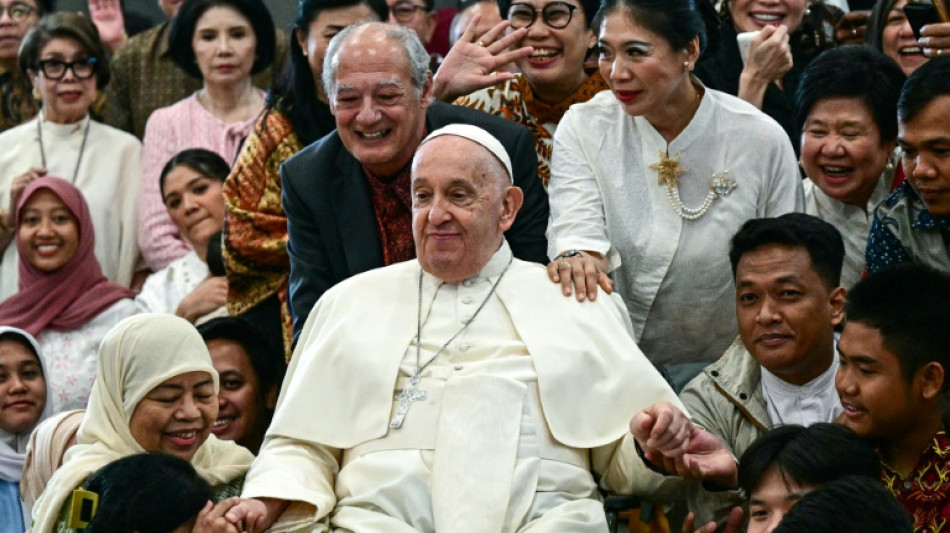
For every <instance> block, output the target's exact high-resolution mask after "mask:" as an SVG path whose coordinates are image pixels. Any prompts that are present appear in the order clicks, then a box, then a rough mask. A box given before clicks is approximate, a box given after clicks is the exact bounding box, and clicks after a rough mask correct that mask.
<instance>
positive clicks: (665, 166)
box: [650, 150, 738, 220]
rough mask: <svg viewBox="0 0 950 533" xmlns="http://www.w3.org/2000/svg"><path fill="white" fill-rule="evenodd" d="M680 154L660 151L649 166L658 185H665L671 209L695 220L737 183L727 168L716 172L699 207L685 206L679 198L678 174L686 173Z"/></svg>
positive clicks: (684, 218) (687, 218)
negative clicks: (681, 163) (655, 174)
mask: <svg viewBox="0 0 950 533" xmlns="http://www.w3.org/2000/svg"><path fill="white" fill-rule="evenodd" d="M679 158H680V154H679V153H677V154H676V155H674V156H673V157H670V155H669V152H668V151H662V150H661V151H660V160H659V161H658V162H656V163H654V164H652V165H650V168H651V169H652V170H654V171H656V173H657V177H658V178H659V183H660V185H663V186H665V187H666V197H667V198H669V200H670V204H671V205H672V206H673V211H675V212H676V214H677V215H679V217H680V218H682V219H683V220H696V219H698V218H701V217H702V216H703V215H705V214H706V212H707V211H709V208H710V207H712V204H713V202H714V201H715V200H716V199H717V198H723V197H726V196H729V193H731V192H732V191H733V190H734V189H735V188H736V187H738V185H737V184H736V182H735V180H733V179H732V177H731V176H729V171H728V170H723V171H721V172H716V173H715V174H713V177H712V180H710V182H709V188H710V191H709V192H708V193H706V197H705V198H703V203H702V204H700V205H699V207H687V206H686V204H684V203H683V199H682V198H680V187H679V176H680V175H682V174H685V173H686V169H685V168H683V167H682V166H680V164H679Z"/></svg>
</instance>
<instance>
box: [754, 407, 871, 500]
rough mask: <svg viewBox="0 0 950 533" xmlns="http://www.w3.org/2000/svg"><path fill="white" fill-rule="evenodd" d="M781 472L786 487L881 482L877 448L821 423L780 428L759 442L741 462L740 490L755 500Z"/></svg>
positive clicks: (847, 431)
mask: <svg viewBox="0 0 950 533" xmlns="http://www.w3.org/2000/svg"><path fill="white" fill-rule="evenodd" d="M772 468H777V469H778V471H779V473H780V474H781V475H782V479H783V480H784V481H785V483H786V484H788V483H794V484H796V485H808V486H813V487H814V486H818V485H824V484H825V483H828V482H829V481H832V480H834V479H838V478H840V477H844V476H866V477H869V478H872V479H877V476H878V475H879V473H880V470H881V463H880V461H879V460H878V458H877V455H876V454H875V453H874V448H872V447H871V445H870V444H869V443H868V442H867V441H866V440H864V439H863V438H861V437H859V436H858V435H857V434H856V433H855V432H854V431H852V430H851V429H850V428H848V427H847V426H843V425H840V424H830V423H818V424H812V425H811V426H808V427H802V426H798V425H787V426H779V427H777V428H775V429H772V430H769V431H768V432H767V433H765V434H764V435H762V436H761V437H759V438H758V439H756V440H755V442H753V443H752V444H751V445H750V446H749V447H748V448H746V451H745V452H743V454H742V458H741V459H740V460H739V486H740V487H741V488H742V490H743V491H745V493H746V496H751V494H752V492H753V491H755V489H757V488H758V487H759V485H760V484H761V483H762V478H764V477H765V475H766V473H767V472H768V471H769V470H770V469H772Z"/></svg>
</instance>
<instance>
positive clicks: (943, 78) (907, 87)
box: [897, 57, 950, 124]
mask: <svg viewBox="0 0 950 533" xmlns="http://www.w3.org/2000/svg"><path fill="white" fill-rule="evenodd" d="M940 96H950V57H932V58H930V61H927V62H926V63H924V64H923V65H921V67H920V68H918V69H917V70H915V71H914V73H913V74H911V75H910V77H909V78H907V81H906V82H904V89H903V90H902V91H901V96H900V98H899V99H898V100H897V118H898V120H900V121H901V122H903V123H905V124H906V123H908V122H910V121H911V120H914V117H916V116H917V113H920V111H921V110H922V109H923V108H925V107H927V105H928V104H930V102H932V101H934V100H935V99H937V97H940Z"/></svg>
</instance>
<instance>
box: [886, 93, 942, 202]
mask: <svg viewBox="0 0 950 533" xmlns="http://www.w3.org/2000/svg"><path fill="white" fill-rule="evenodd" d="M947 117H950V95H942V96H938V97H936V98H934V99H933V100H931V101H930V103H929V104H927V105H926V106H925V107H924V108H923V109H921V110H920V111H919V112H918V113H917V116H915V117H914V118H913V120H910V121H908V122H906V123H904V122H901V123H900V124H899V128H898V133H897V142H898V144H900V147H901V152H902V154H903V157H902V162H903V165H904V173H905V174H906V175H907V179H908V180H910V184H911V186H912V187H913V188H914V190H915V191H917V194H918V195H920V199H921V200H923V201H924V204H925V205H926V206H927V210H928V211H930V213H931V214H934V215H937V216H942V217H945V216H950V156H948V155H947V154H948V153H950V123H948V122H947Z"/></svg>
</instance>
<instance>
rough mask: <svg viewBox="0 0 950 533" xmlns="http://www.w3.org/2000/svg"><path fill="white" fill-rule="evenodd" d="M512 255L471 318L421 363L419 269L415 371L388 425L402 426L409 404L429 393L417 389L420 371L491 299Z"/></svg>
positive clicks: (420, 276)
mask: <svg viewBox="0 0 950 533" xmlns="http://www.w3.org/2000/svg"><path fill="white" fill-rule="evenodd" d="M513 259H514V257H510V258H508V264H507V265H505V269H504V270H502V271H501V274H499V275H498V279H497V280H495V283H493V284H492V286H491V290H490V291H488V296H486V297H485V299H484V300H482V303H481V305H479V306H478V309H476V310H475V312H474V313H472V316H471V318H469V319H468V320H466V321H465V324H464V325H463V326H462V327H461V328H460V329H459V330H458V331H456V332H455V335H452V338H450V339H449V340H447V341H445V344H443V345H442V347H441V348H439V349H438V351H436V352H435V355H433V356H432V357H430V358H429V360H428V361H426V362H425V363H421V362H420V361H421V358H422V277H423V276H422V269H420V270H419V307H418V310H417V314H416V371H415V372H413V373H412V377H410V378H409V386H408V387H405V388H403V389H402V392H400V393H399V396H398V397H397V398H396V399H397V400H399V407H397V408H396V412H395V413H394V414H393V418H392V420H391V421H390V422H389V427H391V428H393V429H399V428H400V427H402V422H403V420H405V418H406V413H408V412H409V406H410V405H412V403H413V402H422V401H425V400H426V398H427V397H428V395H429V391H425V390H419V383H420V382H421V381H422V377H421V374H422V371H423V370H425V369H426V368H427V367H428V366H429V365H431V364H432V362H433V361H435V360H436V358H437V357H439V355H441V354H442V352H443V351H445V349H446V348H447V347H448V346H449V344H452V341H454V340H455V338H456V337H458V336H459V335H461V334H462V332H463V331H465V328H467V327H468V325H469V324H471V323H472V321H474V320H475V317H477V316H478V313H480V312H481V311H482V309H483V308H484V307H485V304H487V303H488V300H490V299H491V297H492V295H493V294H495V289H497V288H498V284H499V283H501V278H503V277H505V273H506V272H508V267H510V266H511V261H512V260H513Z"/></svg>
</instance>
